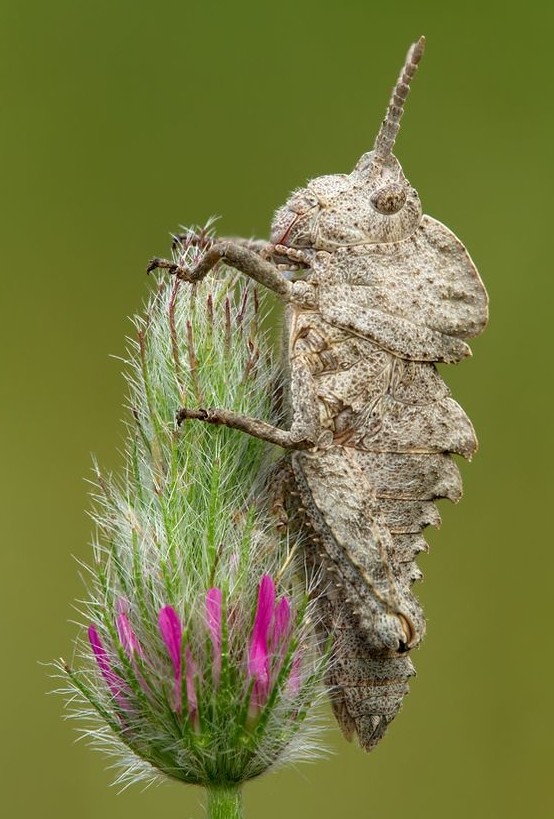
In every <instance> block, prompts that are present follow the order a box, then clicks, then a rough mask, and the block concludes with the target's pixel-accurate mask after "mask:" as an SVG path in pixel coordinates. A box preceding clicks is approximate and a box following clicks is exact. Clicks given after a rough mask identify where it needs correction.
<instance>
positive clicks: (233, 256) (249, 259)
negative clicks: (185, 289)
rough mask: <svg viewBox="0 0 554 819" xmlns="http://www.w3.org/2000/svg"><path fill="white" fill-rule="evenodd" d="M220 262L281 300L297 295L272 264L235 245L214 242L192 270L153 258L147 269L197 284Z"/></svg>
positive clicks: (292, 286) (291, 298)
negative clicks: (270, 291) (164, 271)
mask: <svg viewBox="0 0 554 819" xmlns="http://www.w3.org/2000/svg"><path fill="white" fill-rule="evenodd" d="M220 261H225V262H227V264H229V265H230V266H231V267H234V268H236V270H239V271H240V272H241V273H244V274H245V275H246V276H249V277H250V278H251V279H254V280H255V281H257V282H258V283H259V284H262V285H263V286H264V287H267V288H268V289H269V290H272V291H273V292H274V293H275V294H276V295H277V296H279V298H280V299H282V300H283V301H285V302H290V301H293V297H294V295H295V292H296V288H295V287H294V284H293V283H292V282H289V281H288V280H287V279H286V278H285V277H284V276H283V275H282V273H280V272H279V270H278V269H277V268H276V267H275V265H273V264H271V262H268V261H265V259H262V257H261V256H260V255H259V253H255V252H254V251H253V250H250V249H249V248H248V247H245V246H242V245H240V244H237V243H235V242H216V243H215V244H214V245H212V246H211V247H209V248H208V249H207V250H206V252H205V253H204V255H203V256H202V258H201V259H200V261H199V262H198V263H197V264H196V265H195V266H194V267H193V268H188V267H185V266H184V265H180V264H177V263H176V262H172V261H170V260H169V259H161V258H159V257H156V258H154V259H151V260H150V262H149V264H148V267H147V268H146V270H147V272H148V273H151V272H152V271H153V270H157V269H163V270H167V271H168V272H169V273H170V274H171V275H174V276H176V277H177V278H178V279H182V280H183V281H186V282H197V281H200V280H201V279H203V278H204V276H206V275H207V274H208V273H209V272H210V270H212V268H213V267H215V265H216V264H217V263H218V262H220Z"/></svg>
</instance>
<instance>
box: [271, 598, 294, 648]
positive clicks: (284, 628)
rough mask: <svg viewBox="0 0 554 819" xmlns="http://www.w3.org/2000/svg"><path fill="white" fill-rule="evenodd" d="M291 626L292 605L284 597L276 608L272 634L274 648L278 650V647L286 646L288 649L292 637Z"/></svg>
mask: <svg viewBox="0 0 554 819" xmlns="http://www.w3.org/2000/svg"><path fill="white" fill-rule="evenodd" d="M290 624H291V608H290V603H289V601H288V598H287V597H282V598H281V600H279V602H278V603H277V605H276V606H275V616H274V618H273V629H272V634H271V637H272V640H271V643H272V648H277V646H279V645H282V644H284V647H285V648H286V643H287V642H288V638H289V637H290Z"/></svg>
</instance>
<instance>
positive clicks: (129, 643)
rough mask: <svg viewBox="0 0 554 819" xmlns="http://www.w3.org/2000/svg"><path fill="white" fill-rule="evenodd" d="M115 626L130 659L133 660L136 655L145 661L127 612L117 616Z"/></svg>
mask: <svg viewBox="0 0 554 819" xmlns="http://www.w3.org/2000/svg"><path fill="white" fill-rule="evenodd" d="M115 624H116V626H117V635H118V637H119V642H120V643H121V645H122V646H123V648H124V649H125V653H126V654H127V656H128V657H129V659H130V660H132V659H133V656H134V655H135V654H136V655H137V656H139V657H140V658H141V659H144V652H143V650H142V648H141V645H140V643H139V641H138V639H137V636H136V634H135V632H134V631H133V627H132V625H131V623H130V621H129V618H128V617H127V615H126V614H125V612H120V613H119V614H118V615H117V618H116V621H115Z"/></svg>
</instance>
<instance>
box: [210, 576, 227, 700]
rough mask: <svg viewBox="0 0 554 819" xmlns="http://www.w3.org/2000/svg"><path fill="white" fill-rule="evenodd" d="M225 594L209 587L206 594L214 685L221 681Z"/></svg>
mask: <svg viewBox="0 0 554 819" xmlns="http://www.w3.org/2000/svg"><path fill="white" fill-rule="evenodd" d="M222 599H223V595H222V593H221V589H218V588H213V589H209V590H208V593H207V594H206V621H207V624H208V631H209V632H210V640H211V641H212V646H213V665H212V676H213V681H214V685H215V686H217V684H218V682H219V675H220V673H221V607H222Z"/></svg>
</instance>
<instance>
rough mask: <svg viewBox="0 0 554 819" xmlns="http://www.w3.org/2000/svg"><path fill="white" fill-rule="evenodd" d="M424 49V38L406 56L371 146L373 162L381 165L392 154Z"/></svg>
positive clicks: (413, 45) (411, 47)
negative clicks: (411, 84) (411, 85)
mask: <svg viewBox="0 0 554 819" xmlns="http://www.w3.org/2000/svg"><path fill="white" fill-rule="evenodd" d="M424 49H425V37H420V38H419V40H417V42H415V43H412V45H411V46H410V50H409V51H408V54H407V56H406V62H405V63H404V66H403V68H402V71H401V72H400V76H399V77H398V81H397V83H396V85H395V86H394V89H393V92H392V96H391V98H390V102H389V107H388V108H387V113H386V116H385V119H384V120H383V122H382V124H381V128H380V129H379V133H378V134H377V138H376V139H375V144H374V146H373V152H374V155H373V162H374V163H378V164H379V165H382V164H383V162H385V160H386V159H387V157H388V156H389V154H390V153H391V152H392V149H393V147H394V142H395V140H396V137H397V135H398V131H399V130H400V120H401V118H402V114H403V113H404V103H405V102H406V98H407V96H408V94H409V92H410V82H411V80H412V78H413V76H414V74H415V72H416V70H417V67H418V65H419V61H420V60H421V57H422V56H423V51H424Z"/></svg>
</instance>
